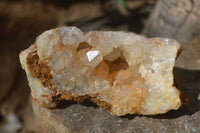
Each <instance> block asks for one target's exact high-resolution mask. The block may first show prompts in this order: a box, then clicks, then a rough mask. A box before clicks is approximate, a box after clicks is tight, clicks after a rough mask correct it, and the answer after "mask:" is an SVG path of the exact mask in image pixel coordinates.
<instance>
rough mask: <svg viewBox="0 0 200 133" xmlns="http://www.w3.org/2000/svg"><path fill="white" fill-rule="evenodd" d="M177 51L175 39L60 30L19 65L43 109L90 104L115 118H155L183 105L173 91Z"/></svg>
mask: <svg viewBox="0 0 200 133" xmlns="http://www.w3.org/2000/svg"><path fill="white" fill-rule="evenodd" d="M179 49H180V44H179V43H178V42H176V41H175V40H172V39H166V38H150V39H148V38H146V37H143V36H139V35H136V34H134V33H125V32H112V31H91V32H86V33H83V32H81V31H80V30H79V29H78V28H76V27H60V28H56V29H52V30H49V31H45V32H44V33H42V34H41V35H40V36H39V37H38V38H37V40H36V42H35V43H34V44H33V45H32V46H30V47H29V48H28V49H26V50H24V51H23V52H21V53H20V61H21V64H22V67H23V69H24V70H25V71H26V73H27V77H28V81H29V86H30V87H31V94H32V96H33V98H34V99H35V100H36V101H37V102H38V103H39V104H40V105H42V106H45V107H48V108H54V107H56V106H57V105H58V103H59V102H60V101H62V100H75V101H77V102H82V101H84V100H85V99H89V100H91V101H93V102H95V103H96V104H98V105H99V106H101V107H104V108H105V109H107V110H108V111H109V112H110V113H111V114H113V115H118V116H121V115H125V114H128V113H129V114H134V113H138V114H144V115H155V114H161V113H165V112H167V111H169V110H171V109H178V108H179V107H180V106H181V100H180V94H181V93H180V91H179V90H178V89H176V88H175V87H174V86H173V80H174V79H173V67H174V63H175V58H176V56H177V52H178V50H179Z"/></svg>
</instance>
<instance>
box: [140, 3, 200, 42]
mask: <svg viewBox="0 0 200 133" xmlns="http://www.w3.org/2000/svg"><path fill="white" fill-rule="evenodd" d="M143 33H144V34H146V35H147V36H149V37H155V36H159V37H170V38H174V39H176V40H178V41H179V42H181V43H186V42H188V41H190V40H192V39H193V38H195V37H197V36H200V0H158V2H157V4H156V6H155V9H154V11H153V12H152V14H151V16H150V18H149V20H148V21H147V25H146V27H145V29H144V31H143Z"/></svg>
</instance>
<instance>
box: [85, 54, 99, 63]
mask: <svg viewBox="0 0 200 133" xmlns="http://www.w3.org/2000/svg"><path fill="white" fill-rule="evenodd" d="M99 53H100V52H99V51H88V52H87V53H86V54H87V57H88V61H89V62H91V61H92V60H93V59H94V58H96V57H97V56H98V55H99Z"/></svg>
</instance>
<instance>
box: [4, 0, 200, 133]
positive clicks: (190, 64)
mask: <svg viewBox="0 0 200 133" xmlns="http://www.w3.org/2000/svg"><path fill="white" fill-rule="evenodd" d="M199 3H200V2H198V1H195V0H194V1H192V0H191V1H189V0H168V1H167V0H160V1H159V0H0V132H10V133H12V132H13V133H15V132H21V131H22V130H23V129H24V128H26V124H25V119H27V117H28V116H29V113H31V111H30V110H29V106H31V105H30V102H29V101H30V100H29V99H30V98H29V97H30V89H29V87H28V83H27V80H26V75H25V72H24V71H23V70H22V69H21V66H20V63H19V57H18V55H19V53H20V51H22V50H24V49H26V48H28V47H29V46H30V45H31V44H33V43H34V41H35V39H36V37H37V36H38V35H39V34H41V33H42V32H43V31H45V30H48V29H51V28H55V27H58V26H64V25H65V26H77V27H78V28H80V29H81V30H82V31H90V30H112V31H116V30H117V31H119V30H122V31H130V32H135V33H137V34H143V35H146V36H148V37H154V36H159V37H171V38H175V39H177V40H178V41H179V42H181V43H182V45H183V52H182V55H181V56H180V59H179V60H178V61H177V67H180V68H184V69H188V70H200V44H199V43H200V39H199V35H200V13H199V12H200V11H199V10H198V8H200V4H199ZM196 72H199V71H196ZM181 73H182V71H181ZM198 74H199V73H198ZM198 74H197V75H198ZM198 76H199V77H200V75H198ZM198 76H196V77H198ZM196 77H195V78H196ZM197 81H198V82H197V86H195V87H196V89H195V90H196V94H195V98H198V94H199V90H200V84H199V78H197ZM198 85H199V86H198ZM198 87H199V88H198ZM191 95H193V94H191ZM199 99H200V98H199ZM194 102H197V100H195V101H194ZM197 104H199V103H197ZM197 106H198V107H197V108H198V109H196V110H195V111H197V110H199V105H197ZM195 107H196V105H195ZM27 131H28V129H27ZM30 132H31V131H30Z"/></svg>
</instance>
